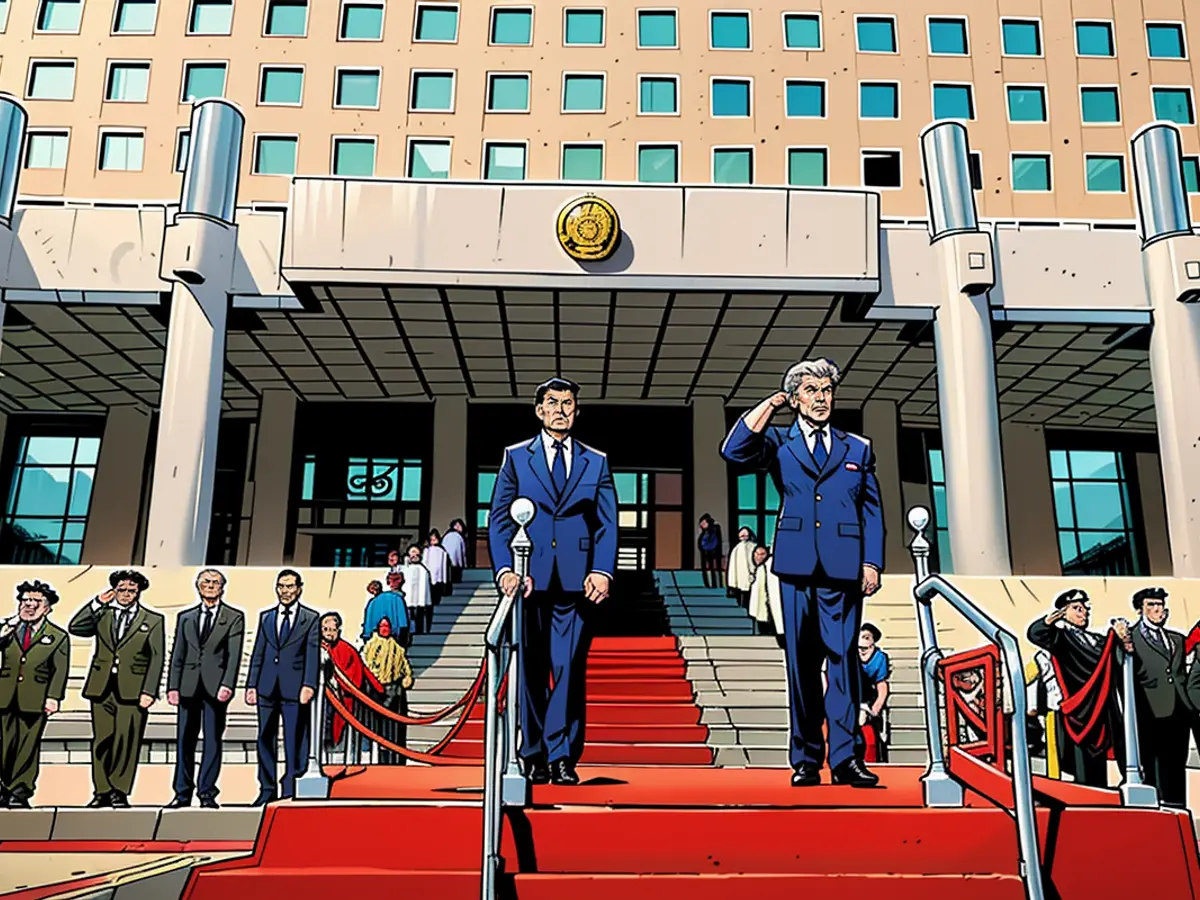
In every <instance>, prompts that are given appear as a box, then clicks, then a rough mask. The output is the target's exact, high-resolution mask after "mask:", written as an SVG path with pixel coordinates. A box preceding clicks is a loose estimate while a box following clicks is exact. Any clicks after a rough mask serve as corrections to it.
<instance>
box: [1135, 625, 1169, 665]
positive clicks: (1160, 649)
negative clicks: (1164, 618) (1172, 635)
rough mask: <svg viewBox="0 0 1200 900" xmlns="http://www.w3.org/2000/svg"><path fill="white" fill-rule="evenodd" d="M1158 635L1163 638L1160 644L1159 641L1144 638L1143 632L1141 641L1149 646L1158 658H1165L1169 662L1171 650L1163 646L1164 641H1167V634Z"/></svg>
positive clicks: (1162, 632) (1161, 632) (1163, 632)
mask: <svg viewBox="0 0 1200 900" xmlns="http://www.w3.org/2000/svg"><path fill="white" fill-rule="evenodd" d="M1159 634H1161V635H1162V637H1163V640H1162V642H1161V643H1160V642H1159V641H1155V640H1152V639H1151V638H1148V637H1146V633H1145V632H1144V631H1143V632H1142V640H1143V641H1144V642H1145V643H1147V644H1149V645H1150V647H1151V649H1153V650H1154V652H1155V653H1157V654H1158V655H1159V656H1165V657H1166V658H1167V661H1168V662H1169V661H1170V659H1171V649H1170V648H1169V647H1167V646H1164V644H1165V643H1166V641H1167V639H1168V638H1167V633H1166V632H1165V631H1160V632H1159Z"/></svg>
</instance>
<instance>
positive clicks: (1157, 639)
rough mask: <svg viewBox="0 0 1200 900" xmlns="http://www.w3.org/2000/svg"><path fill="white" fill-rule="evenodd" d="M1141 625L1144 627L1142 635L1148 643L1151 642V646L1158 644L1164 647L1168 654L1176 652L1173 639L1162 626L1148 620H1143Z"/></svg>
mask: <svg viewBox="0 0 1200 900" xmlns="http://www.w3.org/2000/svg"><path fill="white" fill-rule="evenodd" d="M1139 624H1140V625H1141V627H1142V635H1143V636H1144V637H1145V638H1146V640H1147V641H1149V642H1150V643H1151V644H1155V643H1157V644H1158V646H1160V647H1162V648H1163V649H1164V650H1167V651H1168V652H1171V653H1173V652H1174V648H1173V647H1172V646H1171V638H1170V636H1169V635H1168V634H1167V632H1166V629H1165V628H1163V627H1162V626H1161V625H1155V624H1154V623H1153V622H1151V621H1149V620H1147V619H1142V621H1141V622H1140V623H1139Z"/></svg>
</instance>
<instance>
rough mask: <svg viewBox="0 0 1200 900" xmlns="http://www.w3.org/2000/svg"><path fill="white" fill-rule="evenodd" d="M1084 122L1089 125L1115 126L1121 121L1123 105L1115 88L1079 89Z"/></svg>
mask: <svg viewBox="0 0 1200 900" xmlns="http://www.w3.org/2000/svg"><path fill="white" fill-rule="evenodd" d="M1079 105H1080V111H1081V113H1082V116H1083V121H1084V123H1085V124H1088V125H1114V124H1116V123H1118V122H1120V121H1121V103H1120V100H1119V99H1118V97H1117V89H1116V88H1115V87H1085V88H1080V89H1079Z"/></svg>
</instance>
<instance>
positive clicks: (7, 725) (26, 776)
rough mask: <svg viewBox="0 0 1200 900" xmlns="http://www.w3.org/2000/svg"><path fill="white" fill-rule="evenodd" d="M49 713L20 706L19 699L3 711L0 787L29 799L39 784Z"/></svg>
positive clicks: (1, 713) (0, 719)
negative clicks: (27, 710) (28, 710)
mask: <svg viewBox="0 0 1200 900" xmlns="http://www.w3.org/2000/svg"><path fill="white" fill-rule="evenodd" d="M45 730H46V714H45V713H43V712H35V713H27V712H21V710H20V709H18V708H17V701H16V698H14V699H13V702H12V705H11V706H9V707H8V709H3V710H0V788H3V789H4V790H6V791H8V792H10V793H12V794H16V795H17V796H19V797H21V798H23V799H25V800H28V799H29V798H30V797H32V796H33V792H34V789H35V788H36V787H37V777H38V766H39V763H40V759H39V756H40V752H41V745H42V732H44V731H45Z"/></svg>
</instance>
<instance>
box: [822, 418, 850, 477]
mask: <svg viewBox="0 0 1200 900" xmlns="http://www.w3.org/2000/svg"><path fill="white" fill-rule="evenodd" d="M849 452H850V442H849V441H847V440H846V435H845V432H841V431H834V430H833V429H832V428H830V429H829V458H828V459H827V460H825V467H824V468H823V469H821V477H820V478H819V479H817V480H818V481H824V480H825V479H826V478H828V477H829V476H830V475H832V474H833V473H834V472H836V471H837V470H838V469H840V468H841V466H842V462H843V461H845V459H846V454H847V453H849Z"/></svg>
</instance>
